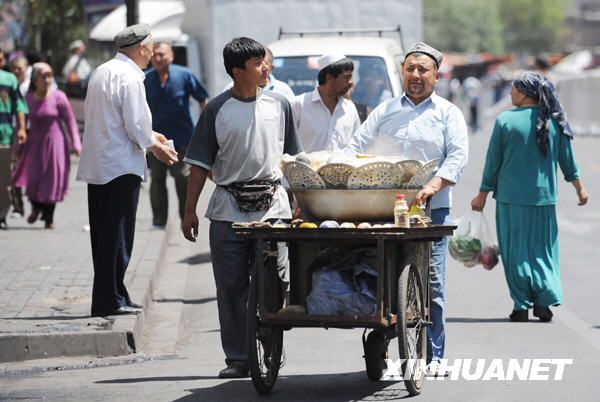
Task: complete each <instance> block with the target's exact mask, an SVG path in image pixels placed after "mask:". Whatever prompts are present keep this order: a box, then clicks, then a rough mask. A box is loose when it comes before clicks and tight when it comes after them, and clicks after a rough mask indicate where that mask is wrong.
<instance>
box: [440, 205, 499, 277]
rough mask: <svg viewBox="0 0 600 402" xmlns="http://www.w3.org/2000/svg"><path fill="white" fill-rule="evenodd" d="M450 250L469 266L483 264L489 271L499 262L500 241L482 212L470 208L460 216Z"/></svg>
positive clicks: (449, 244) (456, 257)
mask: <svg viewBox="0 0 600 402" xmlns="http://www.w3.org/2000/svg"><path fill="white" fill-rule="evenodd" d="M448 251H449V252H450V255H451V256H452V258H454V259H455V260H457V261H459V262H461V263H462V264H463V265H464V266H465V267H467V268H471V267H474V266H475V265H477V264H481V265H482V266H483V268H485V269H487V270H488V271H489V270H491V269H492V268H494V267H495V266H496V264H498V243H497V242H496V238H495V236H494V235H493V234H492V232H491V231H490V229H489V226H488V224H487V221H486V219H485V215H484V214H483V213H482V212H479V211H473V210H470V211H468V212H467V213H466V214H464V215H463V216H462V218H460V220H459V222H458V225H457V228H456V230H455V231H454V234H453V235H452V237H451V238H450V242H449V243H448Z"/></svg>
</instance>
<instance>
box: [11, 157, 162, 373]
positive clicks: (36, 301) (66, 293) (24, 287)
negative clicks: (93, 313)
mask: <svg viewBox="0 0 600 402" xmlns="http://www.w3.org/2000/svg"><path fill="white" fill-rule="evenodd" d="M73 162H74V163H72V166H71V186H70V189H69V193H68V194H67V196H66V199H65V201H63V202H61V203H59V204H57V207H56V214H55V222H54V223H55V226H56V229H54V230H45V229H43V222H40V221H38V222H36V223H34V224H32V225H30V224H28V223H27V221H26V217H27V215H28V214H29V212H30V211H31V209H30V205H29V204H27V205H26V215H25V217H24V218H11V217H10V214H9V218H8V219H7V222H8V224H9V230H7V231H0V244H1V252H0V362H8V361H21V360H27V359H39V358H46V357H57V356H76V355H98V356H109V355H124V354H128V353H131V352H132V351H135V347H136V344H139V339H140V334H141V331H142V327H143V325H144V314H143V313H142V314H140V315H138V316H119V317H113V318H110V319H106V318H101V317H95V318H92V317H90V304H91V293H92V290H91V289H92V280H93V268H92V257H91V248H90V238H89V232H88V231H86V230H85V228H84V226H85V225H87V223H88V218H87V191H86V184H85V183H81V182H76V181H75V179H74V177H75V173H76V171H77V160H73ZM148 198H149V197H148V184H147V183H143V184H142V189H141V192H140V202H139V206H138V213H137V223H136V234H135V242H134V249H133V255H132V260H131V263H130V264H129V268H128V270H127V276H126V284H127V286H128V290H129V293H130V295H131V297H132V300H134V301H135V302H138V303H142V304H144V305H149V303H150V302H151V296H150V295H151V287H152V281H153V278H154V276H155V274H156V271H157V268H158V267H159V266H160V263H161V258H162V255H163V254H164V248H165V247H166V231H164V230H156V229H153V228H152V225H151V223H152V216H151V211H150V202H149V199H148Z"/></svg>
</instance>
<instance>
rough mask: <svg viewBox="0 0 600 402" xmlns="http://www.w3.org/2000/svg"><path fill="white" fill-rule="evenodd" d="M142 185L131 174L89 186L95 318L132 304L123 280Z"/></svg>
mask: <svg viewBox="0 0 600 402" xmlns="http://www.w3.org/2000/svg"><path fill="white" fill-rule="evenodd" d="M140 181H141V179H140V177H139V176H136V175H131V174H128V175H124V176H119V177H117V178H116V179H114V180H112V181H110V182H108V183H106V184H102V185H96V184H88V210H89V219H90V238H91V242H92V259H93V262H94V285H93V288H92V314H94V313H101V312H105V311H110V310H114V309H116V308H119V307H121V306H125V305H127V304H128V303H130V302H131V299H130V298H129V294H128V293H127V289H126V288H125V283H124V278H125V271H126V270H127V266H128V265H129V260H130V258H131V250H132V249H133V237H134V233H135V215H136V212H137V206H138V200H139V196H140Z"/></svg>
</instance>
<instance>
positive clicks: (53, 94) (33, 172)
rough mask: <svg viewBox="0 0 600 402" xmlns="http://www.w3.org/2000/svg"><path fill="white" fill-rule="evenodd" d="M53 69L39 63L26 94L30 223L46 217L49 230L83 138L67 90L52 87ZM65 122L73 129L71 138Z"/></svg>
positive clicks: (25, 169) (27, 187)
mask: <svg viewBox="0 0 600 402" xmlns="http://www.w3.org/2000/svg"><path fill="white" fill-rule="evenodd" d="M52 79H53V73H52V68H51V67H50V66H49V65H48V64H46V63H36V64H34V66H33V71H32V74H31V83H30V85H29V91H28V92H27V95H26V96H25V99H26V100H27V105H28V106H29V122H30V129H29V136H28V138H27V143H26V147H25V157H24V159H25V160H24V166H23V170H24V173H25V176H26V183H27V185H26V194H27V198H29V201H30V202H31V205H32V212H31V215H29V218H27V222H29V223H34V222H35V221H36V220H37V219H38V217H39V216H40V214H41V216H42V220H43V221H44V222H45V228H46V229H53V228H54V208H55V206H56V203H57V202H59V201H62V200H63V199H64V197H65V194H66V193H67V189H68V187H69V170H70V165H71V164H70V160H69V150H70V149H73V150H74V151H75V153H76V154H77V155H79V152H80V151H81V139H80V138H79V130H78V128H77V121H76V120H75V116H74V114H73V110H72V108H71V104H70V103H69V100H68V99H67V96H66V95H65V93H64V92H62V91H60V90H58V89H51V84H52ZM61 122H64V125H65V126H66V127H67V129H68V131H69V136H68V138H69V140H70V141H69V140H68V139H67V135H66V133H65V132H63V128H62V127H63V126H62V125H61Z"/></svg>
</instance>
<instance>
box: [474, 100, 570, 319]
mask: <svg viewBox="0 0 600 402" xmlns="http://www.w3.org/2000/svg"><path fill="white" fill-rule="evenodd" d="M537 113H538V109H537V107H519V108H516V109H514V110H511V111H507V112H504V113H502V114H501V115H500V116H498V118H497V119H496V124H495V126H494V131H493V132H492V136H491V138H490V143H489V147H488V151H487V156H486V161H485V167H484V170H483V177H482V180H481V187H480V191H487V192H493V193H494V198H495V199H496V203H497V205H496V228H497V234H498V243H499V246H500V255H501V256H502V262H503V264H504V273H505V276H506V281H507V283H508V288H509V290H510V296H511V298H512V299H513V301H514V310H526V309H528V308H531V307H533V306H534V305H535V306H539V307H548V306H557V305H559V304H561V303H562V287H561V281H560V266H559V255H558V225H557V222H556V208H555V206H556V199H557V177H558V166H560V170H561V171H562V173H563V175H564V178H565V180H566V181H568V182H571V181H573V180H576V179H578V178H579V169H578V167H577V164H576V162H575V158H574V156H573V150H572V148H571V139H570V138H569V137H568V136H566V135H563V134H562V133H561V131H560V127H559V126H558V124H557V123H556V122H555V121H554V120H551V123H550V132H549V145H548V155H547V156H544V155H543V154H542V152H541V151H540V149H539V147H538V145H537V143H536V136H535V122H536V118H537Z"/></svg>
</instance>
